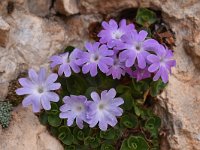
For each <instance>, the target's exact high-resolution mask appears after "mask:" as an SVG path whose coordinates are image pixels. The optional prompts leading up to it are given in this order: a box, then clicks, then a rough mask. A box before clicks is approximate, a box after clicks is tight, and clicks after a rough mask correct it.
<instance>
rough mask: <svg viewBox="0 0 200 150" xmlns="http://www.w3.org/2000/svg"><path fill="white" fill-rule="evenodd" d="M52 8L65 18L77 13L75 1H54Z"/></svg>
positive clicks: (76, 2)
mask: <svg viewBox="0 0 200 150" xmlns="http://www.w3.org/2000/svg"><path fill="white" fill-rule="evenodd" d="M54 7H55V10H56V11H57V12H59V13H61V14H63V15H66V16H69V15H74V14H77V13H79V8H78V1H77V0H56V2H55V6H54Z"/></svg>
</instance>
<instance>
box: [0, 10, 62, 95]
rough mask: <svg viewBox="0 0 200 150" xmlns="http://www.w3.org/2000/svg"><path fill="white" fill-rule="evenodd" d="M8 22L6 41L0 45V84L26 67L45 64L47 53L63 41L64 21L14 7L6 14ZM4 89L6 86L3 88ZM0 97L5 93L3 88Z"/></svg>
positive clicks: (51, 53) (55, 48) (51, 51)
mask: <svg viewBox="0 0 200 150" xmlns="http://www.w3.org/2000/svg"><path fill="white" fill-rule="evenodd" d="M6 19H7V22H8V23H9V24H10V28H11V29H10V37H9V40H10V41H9V43H8V44H7V47H6V48H1V47H0V58H1V59H0V84H1V85H8V83H9V81H11V80H13V79H15V78H16V77H17V75H18V74H19V73H20V72H22V71H23V70H26V69H28V68H29V67H32V68H36V69H38V68H39V67H40V65H43V66H47V65H48V61H49V57H50V56H52V55H53V54H54V53H55V52H57V51H60V50H61V49H62V46H63V43H64V41H65V30H64V25H62V24H61V23H58V22H55V21H50V20H47V19H42V18H40V17H37V16H34V15H30V14H27V13H24V12H23V11H14V12H13V13H12V17H8V18H6ZM4 89H6V88H4ZM4 89H2V90H0V97H5V95H6V94H5V92H4V91H5V90H4Z"/></svg>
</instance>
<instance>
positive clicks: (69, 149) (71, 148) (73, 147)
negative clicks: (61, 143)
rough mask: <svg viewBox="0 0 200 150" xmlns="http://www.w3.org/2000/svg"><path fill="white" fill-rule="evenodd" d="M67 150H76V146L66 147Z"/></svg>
mask: <svg viewBox="0 0 200 150" xmlns="http://www.w3.org/2000/svg"><path fill="white" fill-rule="evenodd" d="M65 150H76V146H75V145H69V146H65Z"/></svg>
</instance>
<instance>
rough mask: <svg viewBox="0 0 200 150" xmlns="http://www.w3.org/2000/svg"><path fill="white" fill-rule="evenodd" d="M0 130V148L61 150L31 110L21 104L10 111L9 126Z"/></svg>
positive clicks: (11, 149) (5, 149)
mask: <svg viewBox="0 0 200 150" xmlns="http://www.w3.org/2000/svg"><path fill="white" fill-rule="evenodd" d="M1 130H2V131H0V132H1V136H0V141H1V142H0V149H1V150H13V149H15V150H63V147H62V145H61V144H60V142H58V141H57V140H56V139H55V138H54V137H52V136H51V135H50V134H49V132H48V131H47V129H46V127H45V126H43V125H41V124H40V122H39V120H38V118H37V117H36V116H35V115H34V114H33V113H32V112H31V110H30V109H24V108H22V107H21V106H19V107H17V108H15V110H14V111H13V112H12V120H11V122H10V126H9V128H7V129H1Z"/></svg>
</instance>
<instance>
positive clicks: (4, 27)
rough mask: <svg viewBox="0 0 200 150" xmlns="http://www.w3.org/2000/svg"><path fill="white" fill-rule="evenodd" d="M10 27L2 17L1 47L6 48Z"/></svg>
mask: <svg viewBox="0 0 200 150" xmlns="http://www.w3.org/2000/svg"><path fill="white" fill-rule="evenodd" d="M9 31H10V26H9V24H7V23H6V22H5V21H4V20H3V19H2V18H1V17H0V33H1V34H0V46H2V47H5V46H6V44H7V42H8V37H9Z"/></svg>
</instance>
